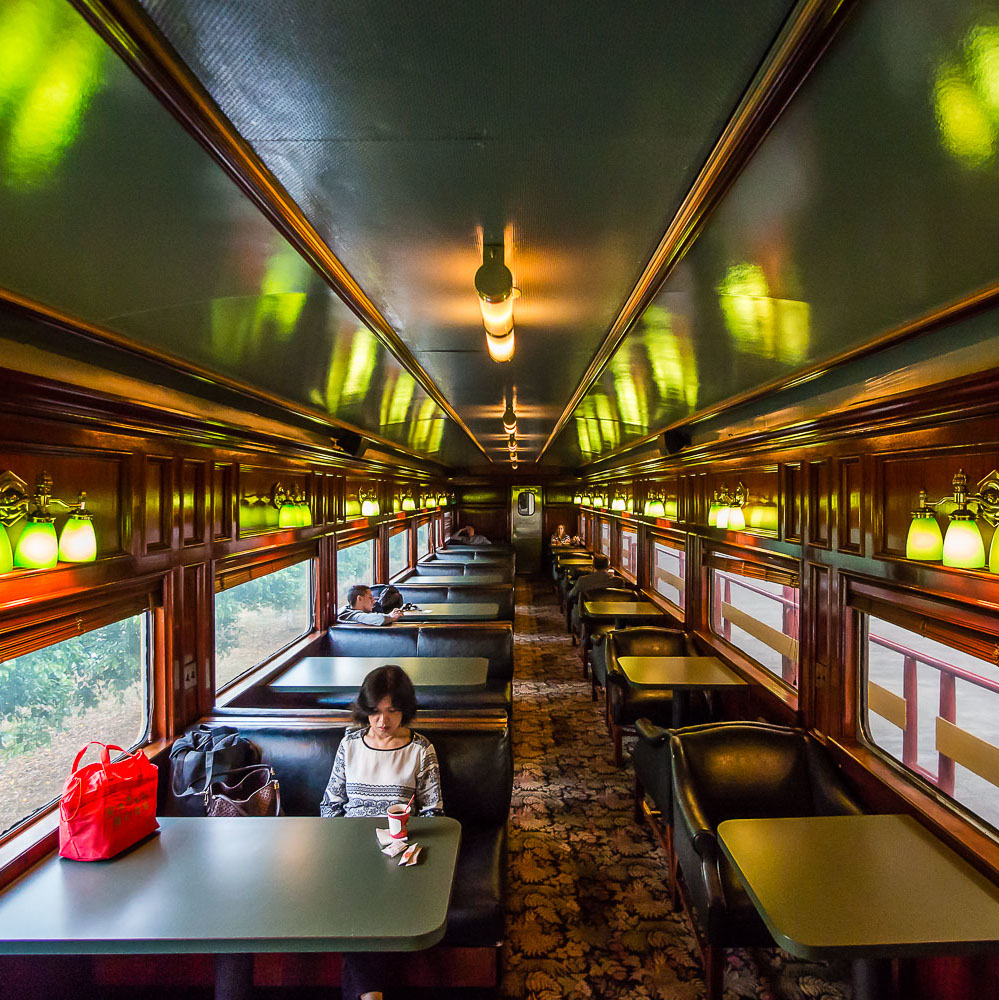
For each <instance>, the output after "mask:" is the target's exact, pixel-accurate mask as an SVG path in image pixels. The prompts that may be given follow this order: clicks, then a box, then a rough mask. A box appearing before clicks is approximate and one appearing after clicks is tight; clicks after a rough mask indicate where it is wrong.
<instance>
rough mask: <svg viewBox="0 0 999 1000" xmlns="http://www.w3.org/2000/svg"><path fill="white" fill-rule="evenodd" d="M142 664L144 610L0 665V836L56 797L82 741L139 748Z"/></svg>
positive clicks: (145, 687)
mask: <svg viewBox="0 0 999 1000" xmlns="http://www.w3.org/2000/svg"><path fill="white" fill-rule="evenodd" d="M75 622H76V620H75V619H74V631H75ZM149 662H150V660H149V612H148V611H142V612H140V613H138V614H131V615H129V617H127V618H122V619H121V620H119V621H113V622H110V623H107V624H103V625H101V626H99V627H96V628H93V629H92V630H91V631H87V632H84V633H83V634H82V635H74V636H73V637H72V638H67V639H64V640H63V641H62V642H57V643H55V644H54V645H50V646H45V647H44V648H41V649H36V650H34V651H32V652H27V653H24V654H21V655H17V656H10V657H8V658H7V659H5V660H3V661H2V662H0V787H2V788H3V789H4V794H3V796H2V797H0V833H4V832H6V831H7V830H9V829H11V828H12V827H14V826H17V825H18V824H19V823H21V822H22V821H23V820H26V819H28V818H30V817H31V816H33V815H34V814H35V813H37V812H39V811H40V810H42V809H44V808H46V807H47V806H49V805H50V804H51V803H52V802H53V801H55V799H57V798H58V797H59V795H60V794H61V792H62V787H63V783H64V782H65V781H66V777H67V775H68V774H69V773H70V769H71V768H72V766H73V758H74V757H75V756H76V754H77V753H78V752H79V750H80V748H81V747H82V746H83V745H84V744H85V743H86V742H87V741H88V740H90V739H93V738H95V737H97V738H99V739H101V740H102V741H103V742H106V743H114V744H117V745H118V746H121V747H124V748H125V749H129V750H131V749H134V748H135V747H137V746H139V745H140V744H142V743H144V742H145V740H146V737H147V735H148V732H149ZM87 760H88V762H89V760H90V758H89V757H88V759H87Z"/></svg>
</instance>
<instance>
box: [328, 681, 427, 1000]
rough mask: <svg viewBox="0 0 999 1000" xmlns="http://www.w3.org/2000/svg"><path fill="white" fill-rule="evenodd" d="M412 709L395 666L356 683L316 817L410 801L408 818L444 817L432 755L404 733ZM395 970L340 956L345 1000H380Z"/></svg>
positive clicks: (412, 699)
mask: <svg viewBox="0 0 999 1000" xmlns="http://www.w3.org/2000/svg"><path fill="white" fill-rule="evenodd" d="M416 709H417V703H416V691H415V690H414V688H413V682H412V681H411V680H410V679H409V677H408V675H407V674H406V672H405V671H404V670H403V669H402V667H399V666H396V665H395V664H386V665H385V666H384V667H378V668H377V669H375V670H372V671H371V673H369V674H368V676H367V677H365V678H364V681H363V682H362V684H361V690H360V691H359V692H358V693H357V701H355V702H354V705H353V706H352V714H353V717H354V721H355V722H356V723H358V726H359V727H360V728H357V729H352V730H350V732H348V733H347V734H346V735H345V736H344V738H343V739H342V740H341V741H340V746H339V747H337V751H336V757H335V758H334V760H333V770H332V772H331V773H330V780H329V783H328V784H327V785H326V791H325V792H323V798H322V801H321V802H320V803H319V815H320V816H326V817H338V816H385V814H386V811H387V810H388V808H389V806H394V805H397V804H400V805H404V804H405V803H407V802H409V801H410V799H412V802H413V813H414V814H415V815H418V816H443V815H444V800H443V797H442V795H441V775H440V767H439V766H438V764H437V752H436V751H435V750H434V747H433V744H432V743H431V742H430V741H429V740H428V739H427V738H426V737H425V736H421V735H420V734H419V733H415V732H413V730H412V729H410V728H409V723H410V721H411V720H412V718H413V716H414V715H415V714H416ZM371 849H372V850H373V851H374V850H377V846H376V845H375V844H372V845H371ZM398 965H399V958H398V956H397V955H395V954H394V953H391V952H388V953H386V952H347V953H345V954H344V956H343V996H344V998H345V1000H346V998H349V1000H357V998H358V997H360V998H361V1000H382V991H383V990H384V989H386V988H390V987H392V986H393V985H394V984H395V979H396V978H397V972H398Z"/></svg>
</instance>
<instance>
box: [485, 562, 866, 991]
mask: <svg viewBox="0 0 999 1000" xmlns="http://www.w3.org/2000/svg"><path fill="white" fill-rule="evenodd" d="M515 632H516V636H515V679H514V754H515V762H514V788H513V807H512V811H511V816H510V865H509V874H508V881H507V900H508V904H507V928H506V929H507V946H506V952H505V956H504V965H505V972H504V977H503V988H502V995H503V996H504V997H511V998H512V997H530V998H533V1000H555V998H560V997H600V998H615V997H622V998H624V997H628V998H640V997H648V998H653V997H655V998H670V1000H695V998H699V997H702V996H703V995H704V983H703V980H702V978H701V966H700V961H699V959H698V957H697V952H696V949H695V945H694V940H693V937H692V935H691V933H690V931H689V929H688V924H687V920H686V917H685V916H684V915H683V913H682V912H680V913H674V912H673V910H672V909H671V908H670V904H669V900H668V898H667V893H666V889H665V885H664V882H663V871H664V864H663V856H662V854H661V852H660V851H659V850H658V848H657V847H656V845H655V842H654V841H653V839H652V837H651V835H650V834H649V833H648V831H647V830H646V829H645V828H643V827H640V826H638V824H637V823H636V822H635V820H634V818H633V813H632V773H631V770H630V767H629V765H628V761H627V751H628V749H629V742H628V740H627V738H626V743H625V750H626V760H625V765H624V767H623V768H621V769H620V770H619V769H617V768H615V767H614V763H613V759H612V751H611V744H610V739H609V736H608V734H607V730H606V727H605V726H604V723H603V718H602V715H603V713H602V708H603V702H602V701H600V702H597V703H594V702H593V701H591V698H590V683H589V681H584V679H583V676H582V673H581V669H580V661H579V653H578V648H577V647H575V646H573V645H572V644H571V642H570V640H569V637H568V635H567V634H566V630H565V617H564V615H562V614H561V613H560V611H559V608H558V602H557V600H556V598H555V596H554V594H553V592H552V590H551V588H550V587H549V586H547V585H546V584H545V582H544V581H543V580H541V579H538V580H523V579H520V580H518V582H517V615H516V627H515ZM632 739H633V737H632ZM845 971H846V970H844V969H840V968H832V967H830V966H827V965H824V964H817V963H812V962H802V961H799V960H797V959H794V958H792V957H791V956H790V955H787V954H786V953H784V952H780V951H778V950H776V949H774V950H769V951H768V950H763V949H760V950H753V951H733V952H729V953H728V967H727V969H726V978H725V987H726V993H725V996H726V1000H733V998H736V997H752V998H760V1000H763V998H767V1000H771V998H772V1000H778V998H779V1000H798V998H804V1000H834V998H846V997H849V996H850V989H849V987H848V986H847V985H845V983H844V982H843V981H842V978H841V976H842V975H843V974H845Z"/></svg>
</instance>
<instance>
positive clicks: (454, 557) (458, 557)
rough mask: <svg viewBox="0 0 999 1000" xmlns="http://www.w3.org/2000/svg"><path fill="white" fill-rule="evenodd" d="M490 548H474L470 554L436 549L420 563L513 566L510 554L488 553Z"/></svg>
mask: <svg viewBox="0 0 999 1000" xmlns="http://www.w3.org/2000/svg"><path fill="white" fill-rule="evenodd" d="M491 548H492V546H491V545H490V546H476V547H475V548H474V550H473V551H472V552H452V551H451V550H450V549H438V550H437V551H436V552H435V553H434V554H433V555H431V556H428V557H427V558H426V559H423V560H421V562H429V563H434V562H448V563H472V564H475V565H478V564H479V563H502V564H503V565H504V566H510V567H512V566H513V561H514V557H513V554H512V553H510V552H490V551H489V549H491Z"/></svg>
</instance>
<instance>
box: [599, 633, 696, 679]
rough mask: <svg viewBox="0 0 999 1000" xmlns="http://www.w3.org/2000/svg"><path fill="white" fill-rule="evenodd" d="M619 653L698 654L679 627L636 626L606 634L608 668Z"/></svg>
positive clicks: (651, 654) (647, 654)
mask: <svg viewBox="0 0 999 1000" xmlns="http://www.w3.org/2000/svg"><path fill="white" fill-rule="evenodd" d="M619 656H697V647H696V646H695V645H694V642H693V640H692V639H691V638H690V637H689V636H688V635H686V634H685V633H684V632H683V631H681V630H680V629H672V628H660V627H659V626H657V625H636V626H633V627H631V628H623V629H615V630H614V631H613V632H610V633H609V634H608V636H607V668H608V670H610V669H613V666H614V665H616V663H617V658H618V657H619Z"/></svg>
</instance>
